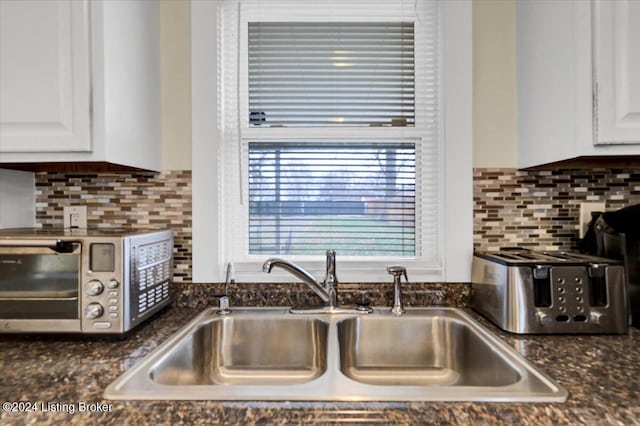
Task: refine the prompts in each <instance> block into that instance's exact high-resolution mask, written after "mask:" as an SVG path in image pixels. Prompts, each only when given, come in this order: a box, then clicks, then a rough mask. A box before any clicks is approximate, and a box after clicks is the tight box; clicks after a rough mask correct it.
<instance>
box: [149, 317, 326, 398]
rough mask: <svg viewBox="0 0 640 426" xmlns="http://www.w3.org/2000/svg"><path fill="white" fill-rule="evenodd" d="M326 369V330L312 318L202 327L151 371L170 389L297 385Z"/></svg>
mask: <svg viewBox="0 0 640 426" xmlns="http://www.w3.org/2000/svg"><path fill="white" fill-rule="evenodd" d="M326 369H327V324H326V323H324V322H322V321H320V320H317V319H312V318H296V317H273V318H255V317H253V318H252V317H249V318H246V317H244V318H243V317H240V318H235V317H233V316H229V317H224V318H222V319H220V320H218V321H215V320H212V321H209V322H207V323H204V324H202V325H200V326H199V327H198V328H197V329H195V330H194V332H193V333H192V334H190V335H189V336H188V337H187V338H185V339H184V340H182V341H181V342H180V343H179V344H178V345H176V347H175V348H174V349H172V350H171V351H169V352H168V353H167V355H166V356H165V357H164V358H163V359H161V360H160V361H159V362H158V363H157V364H156V365H154V367H153V368H152V369H151V372H150V376H151V379H152V380H153V381H155V382H157V383H159V384H163V385H170V386H184V385H244V384H254V385H277V386H282V385H293V384H298V383H305V382H308V381H310V380H313V379H315V378H317V377H319V376H321V375H322V374H323V373H324V372H325V371H326Z"/></svg>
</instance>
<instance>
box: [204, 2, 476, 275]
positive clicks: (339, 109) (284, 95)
mask: <svg viewBox="0 0 640 426" xmlns="http://www.w3.org/2000/svg"><path fill="white" fill-rule="evenodd" d="M198 3H199V2H194V3H193V4H192V21H193V24H192V26H193V28H192V34H193V40H192V44H193V46H194V47H193V55H194V57H193V58H192V60H193V69H194V71H193V72H194V79H193V80H194V81H193V84H194V91H193V96H194V99H193V103H194V129H193V132H194V149H193V151H194V170H193V178H194V263H195V265H194V278H195V279H198V277H199V276H206V273H205V272H202V273H199V272H198V270H199V269H198V265H197V259H199V258H200V259H204V253H203V251H204V250H207V247H208V250H209V251H210V252H211V254H212V255H213V257H214V258H215V259H216V264H217V266H214V267H213V268H209V269H210V271H211V272H213V273H210V275H209V276H213V275H215V271H214V270H215V269H218V270H219V269H221V266H222V265H223V264H224V263H225V262H228V261H231V262H233V263H234V265H235V271H236V275H237V276H236V280H243V279H247V280H260V279H262V280H268V281H272V280H273V278H274V276H273V275H271V276H269V277H266V276H265V275H266V274H265V275H260V274H261V273H260V265H261V263H262V262H263V261H264V260H265V259H266V258H268V257H270V256H284V257H287V258H290V259H291V260H294V261H296V262H297V263H300V264H302V265H303V266H305V267H307V268H310V269H311V270H312V271H313V270H315V271H316V272H318V271H321V270H322V264H323V257H322V255H323V253H324V251H325V250H326V249H328V248H333V249H335V250H336V251H337V253H338V256H339V257H338V259H339V260H338V261H339V268H340V271H341V272H342V273H341V277H340V278H341V280H342V281H371V280H373V281H382V280H385V279H386V272H385V269H384V266H385V265H387V264H390V263H401V264H405V265H406V266H407V267H408V269H409V271H410V273H411V272H413V274H412V277H410V278H412V280H442V279H447V274H446V264H447V263H448V260H447V257H448V255H449V253H450V252H451V251H452V250H453V248H454V247H458V248H459V246H460V245H461V244H462V245H465V244H468V246H467V248H465V249H464V251H465V252H466V253H467V255H469V260H470V251H471V229H470V222H471V221H470V216H471V203H470V200H468V201H465V200H462V197H463V196H465V194H466V196H468V197H469V198H470V180H469V181H468V182H465V183H463V184H461V185H458V188H459V190H458V193H457V194H453V193H452V194H449V192H448V191H447V179H448V176H453V174H452V173H451V171H448V170H447V168H446V165H447V163H446V158H447V157H446V154H447V152H449V151H450V150H452V149H453V151H451V152H455V146H456V142H448V141H447V139H446V138H445V135H446V133H445V132H446V131H447V127H446V121H445V118H447V117H445V111H446V110H447V108H446V105H445V102H444V99H445V96H444V95H445V93H446V87H447V85H446V84H445V79H444V77H443V75H444V74H443V72H442V71H443V69H444V67H445V66H446V61H443V58H444V55H443V47H444V46H445V45H446V42H447V39H446V36H444V35H446V34H447V32H446V28H444V25H443V24H446V18H447V14H446V12H447V10H446V9H447V8H450V7H453V9H456V7H455V6H446V3H445V2H440V1H437V0H430V1H421V2H414V1H402V0H398V1H387V0H379V1H376V0H372V1H360V0H351V1H341V2H337V1H332V0H328V1H324V2H312V1H297V2H291V1H271V2H269V1H255V0H254V1H244V0H243V1H238V0H235V1H234V0H229V1H224V0H222V1H218V2H215V3H214V4H213V5H202V4H198ZM460 3H462V7H461V6H460V5H458V11H454V12H455V13H454V14H453V15H455V14H456V13H459V14H460V17H461V18H463V19H469V17H468V8H469V7H470V6H469V5H465V3H466V2H460ZM194 9H197V10H194ZM207 13H209V15H208V16H209V17H210V18H212V17H215V22H216V24H217V25H216V28H215V29H211V28H205V27H204V16H207ZM465 17H466V18H465ZM207 32H208V36H207ZM462 33H463V34H465V33H466V34H467V35H468V34H470V32H469V31H466V30H465V31H462ZM207 37H209V38H207ZM211 38H213V40H216V41H217V43H216V45H215V47H216V49H215V51H216V55H215V62H214V61H212V58H210V57H201V56H198V52H205V51H206V50H205V49H204V47H206V46H209V48H210V47H211V46H212V43H211V41H210V40H211ZM198 46H202V47H203V49H200V48H199V47H198ZM467 48H468V46H467ZM209 52H211V50H209ZM201 54H202V53H201ZM205 55H206V54H205ZM209 56H211V53H209ZM459 59H460V58H457V60H459ZM212 62H213V63H212ZM463 62H464V61H463ZM198 64H201V65H198ZM214 64H215V65H214ZM213 66H215V72H214V73H209V75H208V76H207V72H206V71H207V70H209V71H213ZM214 75H215V77H216V78H215V79H214V78H213V76H214ZM447 75H448V74H447ZM200 81H202V82H203V85H202V87H204V88H208V89H209V92H208V93H209V94H213V95H214V96H213V98H214V99H207V97H206V93H207V91H206V90H203V91H201V90H197V86H198V84H199V82H200ZM212 89H215V92H213V91H212ZM469 94H470V93H469ZM466 101H467V102H468V103H470V99H469V98H467V99H466ZM466 108H468V107H466ZM207 111H208V112H209V113H211V112H215V117H216V120H215V121H216V122H215V127H214V125H212V124H211V123H208V124H205V123H204V121H198V117H199V116H200V117H203V118H204V117H205V116H206V113H207ZM467 111H468V110H467ZM463 124H464V126H462V129H463V130H464V129H467V130H468V128H469V127H468V123H463ZM465 126H466V127H465ZM207 130H208V131H209V134H208V135H207ZM213 130H215V132H214V131H213ZM452 134H455V131H454V132H453V133H452ZM464 137H465V136H463V139H462V143H467V149H466V150H464V151H466V152H464V151H463V152H458V155H459V158H460V159H461V161H459V164H460V165H465V167H468V170H466V169H465V170H459V174H460V175H461V176H462V177H463V178H464V177H465V176H466V177H467V178H470V173H471V164H470V161H469V159H470V157H469V155H468V152H469V151H470V139H469V138H468V135H466V140H465V139H464ZM207 140H208V142H207ZM457 143H458V144H459V145H460V144H461V142H457ZM460 146H464V145H460ZM206 156H209V157H210V162H209V167H207V166H205V160H204V158H206ZM465 161H467V163H465ZM451 164H453V162H451ZM212 165H214V166H215V169H214V170H212V169H211V166H212ZM206 179H209V182H208V187H207V182H206ZM455 182H458V178H453V179H452V182H451V183H455ZM460 182H462V180H460ZM214 184H215V185H214ZM198 188H202V190H199V189H198ZM207 194H208V195H207ZM458 196H460V199H458ZM449 205H458V206H460V205H466V206H468V209H469V210H468V212H467V213H466V216H467V220H468V222H460V224H461V229H462V230H464V229H465V227H466V228H467V231H468V235H464V236H463V238H462V239H459V240H457V242H456V243H453V244H451V243H448V242H447V241H446V239H445V238H444V237H445V233H446V232H447V230H448V229H450V228H451V227H448V226H447V220H446V216H447V208H448V206H449ZM464 216H465V214H459V217H464ZM453 217H455V215H454V216H453ZM207 219H208V220H207ZM207 221H208V222H209V225H208V226H209V227H215V228H216V229H215V230H205V226H206V225H205V223H206V222H207ZM199 223H200V224H203V225H202V226H198V224H199ZM200 231H204V232H203V234H202V235H200V234H199V232H200ZM205 235H208V236H210V237H212V238H213V239H214V241H213V242H211V241H209V242H206V243H205V242H204V240H203V238H202V237H203V236H205ZM447 236H448V235H447ZM199 241H202V242H201V243H199ZM199 249H200V250H201V251H198V250H199ZM461 255H463V256H464V254H461ZM453 263H456V262H455V261H454V262H453ZM205 269H206V268H204V267H203V268H202V269H201V270H202V271H205ZM372 271H373V272H372ZM320 275H321V273H320ZM218 276H219V275H218ZM345 276H346V277H347V279H346V280H345ZM450 276H453V275H450ZM351 277H353V278H351ZM276 278H277V277H276ZM287 278H288V280H290V277H287ZM204 280H205V281H217V279H215V278H214V279H211V278H209V279H208V280H207V279H204Z"/></svg>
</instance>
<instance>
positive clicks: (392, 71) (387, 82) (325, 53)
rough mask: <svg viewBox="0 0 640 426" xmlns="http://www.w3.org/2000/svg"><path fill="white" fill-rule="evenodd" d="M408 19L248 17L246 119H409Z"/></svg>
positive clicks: (280, 122) (370, 122)
mask: <svg viewBox="0 0 640 426" xmlns="http://www.w3.org/2000/svg"><path fill="white" fill-rule="evenodd" d="M414 51H415V47H414V23H413V22H249V23H248V76H249V79H248V93H249V123H250V125H251V126H287V127H291V126H314V127H317V126H414V125H415V96H414V93H415V65H414Z"/></svg>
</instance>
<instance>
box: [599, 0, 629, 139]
mask: <svg viewBox="0 0 640 426" xmlns="http://www.w3.org/2000/svg"><path fill="white" fill-rule="evenodd" d="M593 13H594V20H593V22H594V31H593V48H594V50H593V53H594V60H593V64H594V72H593V75H594V80H595V82H596V86H595V88H594V91H595V101H596V105H595V108H596V114H595V118H596V122H595V123H594V128H595V135H596V139H595V143H596V144H617V143H622V144H625V143H627V144H633V143H636V144H637V143H640V1H638V0H617V1H610V0H608V1H596V2H594V5H593Z"/></svg>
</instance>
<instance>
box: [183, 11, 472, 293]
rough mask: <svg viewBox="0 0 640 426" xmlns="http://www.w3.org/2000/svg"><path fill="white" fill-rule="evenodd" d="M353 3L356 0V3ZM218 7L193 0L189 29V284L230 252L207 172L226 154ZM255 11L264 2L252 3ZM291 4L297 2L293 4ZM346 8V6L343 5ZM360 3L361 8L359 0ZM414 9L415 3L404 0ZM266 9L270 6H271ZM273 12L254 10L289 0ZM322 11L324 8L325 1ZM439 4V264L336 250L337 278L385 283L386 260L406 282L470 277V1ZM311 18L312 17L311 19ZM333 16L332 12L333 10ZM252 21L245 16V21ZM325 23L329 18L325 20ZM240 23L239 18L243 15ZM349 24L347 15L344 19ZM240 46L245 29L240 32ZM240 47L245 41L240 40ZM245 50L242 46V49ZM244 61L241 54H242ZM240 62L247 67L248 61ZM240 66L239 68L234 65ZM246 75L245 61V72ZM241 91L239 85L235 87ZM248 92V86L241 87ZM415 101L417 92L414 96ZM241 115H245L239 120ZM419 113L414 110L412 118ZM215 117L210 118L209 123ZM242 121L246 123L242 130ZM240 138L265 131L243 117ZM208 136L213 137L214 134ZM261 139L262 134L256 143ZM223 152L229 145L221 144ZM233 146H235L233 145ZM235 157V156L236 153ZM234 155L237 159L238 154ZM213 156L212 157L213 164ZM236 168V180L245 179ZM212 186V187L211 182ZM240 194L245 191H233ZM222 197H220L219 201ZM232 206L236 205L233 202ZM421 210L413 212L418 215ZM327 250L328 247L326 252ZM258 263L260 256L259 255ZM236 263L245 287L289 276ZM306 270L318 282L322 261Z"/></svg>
mask: <svg viewBox="0 0 640 426" xmlns="http://www.w3.org/2000/svg"><path fill="white" fill-rule="evenodd" d="M357 1H358V0H356V2H357ZM217 3H218V2H192V13H191V20H192V25H191V31H192V113H193V130H192V140H193V174H192V176H193V228H192V232H193V281H194V282H217V281H220V280H222V279H223V275H224V269H225V265H224V264H225V262H226V261H228V259H229V257H228V256H225V254H227V253H228V252H229V250H230V247H229V244H228V242H229V234H230V233H228V232H225V229H229V222H228V219H229V217H232V213H230V212H229V209H227V206H221V207H219V204H222V201H221V200H222V192H223V189H222V184H223V182H224V180H223V177H224V176H223V173H222V172H221V170H220V168H219V167H211V163H212V161H220V160H223V161H224V159H223V155H224V152H223V151H225V150H224V149H223V146H222V144H221V143H220V142H221V139H222V137H221V132H220V127H221V126H220V124H221V123H218V115H219V114H218V113H219V111H217V101H216V99H217V96H218V95H219V93H220V90H219V87H218V84H217V82H218V81H219V80H220V77H221V76H218V75H217V70H216V66H217V64H216V55H215V54H212V53H211V52H215V49H216V47H218V46H220V42H221V41H220V40H217V39H216V37H217V34H216V33H217V29H216V26H215V25H211V22H218V20H217V16H216V9H217ZM251 3H252V5H253V6H255V5H260V4H261V3H263V2H259V1H258V2H255V1H253V2H251ZM294 3H295V2H294ZM328 3H331V4H334V5H335V8H340V7H341V6H340V2H335V1H334V2H331V1H329V2H328ZM342 3H344V2H342ZM360 3H366V2H362V1H360ZM410 3H411V4H413V1H412V2H410ZM269 4H270V6H271V5H272V3H271V2H269ZM274 4H275V5H276V6H277V7H273V8H272V7H270V8H269V9H267V10H265V8H264V7H262V8H261V9H260V8H257V9H254V10H255V11H256V13H259V14H260V16H261V19H262V18H264V19H263V20H266V19H268V18H265V17H266V16H268V15H272V16H273V20H282V15H281V10H278V7H280V8H287V7H289V6H290V4H291V3H290V2H288V1H279V2H274ZM323 5H324V6H326V3H324V2H323ZM441 7H442V10H443V12H442V43H443V45H442V46H443V47H442V58H441V59H442V66H441V70H442V71H441V72H442V74H441V94H442V101H441V106H442V111H441V115H442V120H441V129H440V131H441V135H442V139H443V140H444V141H446V143H444V144H443V145H442V146H441V148H442V150H441V155H442V159H441V160H442V161H441V163H440V167H441V169H442V172H441V185H442V187H441V194H443V196H442V197H441V200H440V201H441V204H440V214H441V218H442V220H441V227H440V229H439V233H440V235H441V236H442V237H441V240H442V241H440V242H439V243H440V256H441V259H440V265H438V266H437V267H435V268H434V267H427V268H425V267H424V266H423V265H421V264H420V261H419V260H414V261H412V260H408V259H406V258H384V259H373V260H366V261H363V260H362V259H361V258H360V259H358V260H356V259H351V258H348V257H340V256H339V253H338V276H339V278H340V280H341V281H343V282H366V281H375V282H381V281H387V280H388V277H387V274H386V270H385V266H387V265H389V264H391V263H398V262H400V263H402V264H404V265H405V266H407V269H408V271H409V275H410V277H409V278H410V279H411V280H412V281H449V282H468V281H469V278H470V263H471V255H472V247H473V243H472V177H471V175H472V156H471V147H472V142H471V133H472V132H471V123H472V120H471V118H472V117H471V104H472V102H471V99H472V98H471V96H472V91H471V65H472V64H471V2H470V1H468V0H464V1H459V2H446V1H443V3H442V4H441ZM366 10H368V11H370V12H369V14H374V12H375V8H371V7H370V8H366ZM308 13H310V14H311V15H310V18H309V19H311V16H312V17H313V20H322V16H320V17H318V15H317V14H318V13H320V11H319V10H315V11H314V10H311V11H310V12H308ZM314 13H315V15H313V14H314ZM330 13H331V14H332V15H331V16H332V17H333V18H335V14H336V11H335V10H333V9H332V10H331V11H330ZM245 18H247V20H250V19H251V17H247V16H245ZM303 18H304V17H303V16H301V15H300V14H296V15H295V16H292V17H291V20H302V19H303ZM326 19H328V18H326ZM243 20H244V18H243ZM344 20H345V21H349V19H348V16H347V17H346V18H345V19H344ZM244 33H245V34H244V40H245V41H246V30H245V31H244ZM239 38H240V42H241V43H242V40H243V37H242V36H241V37H239ZM245 52H246V47H245ZM241 57H242V55H241ZM244 61H245V62H246V56H245V59H244ZM240 68H241V69H242V65H241V67H240ZM244 69H245V70H246V64H245V68H244ZM241 87H242V85H241ZM244 87H245V89H246V85H245V86H244ZM247 95H248V94H247V93H246V91H243V90H240V92H239V96H247ZM416 96H418V93H416ZM244 105H245V107H244V111H243V107H239V109H240V111H239V117H240V118H241V119H242V117H245V118H248V109H247V105H248V102H246V103H244ZM243 112H244V113H245V114H244V115H243ZM417 115H418V111H416V116H417ZM212 117H215V118H216V119H215V120H212ZM244 124H246V126H245V125H244ZM239 131H240V133H241V135H239V136H240V137H242V138H249V139H250V138H255V135H256V134H257V133H260V134H262V132H263V131H264V129H256V128H255V127H251V126H249V125H248V119H247V120H245V121H244V123H243V125H241V126H240V129H239ZM323 131H324V129H305V132H303V133H304V134H305V137H306V138H308V139H310V140H314V139H316V138H321V137H322V133H323ZM419 131H420V128H419V127H416V128H414V127H402V128H362V127H357V128H348V127H347V128H341V129H340V131H337V132H336V133H337V134H344V135H345V137H350V138H357V137H363V135H366V134H367V133H371V135H372V137H371V138H372V139H376V140H377V139H380V138H384V139H385V140H386V139H388V140H393V138H394V137H398V136H401V139H397V140H407V138H408V137H409V138H410V137H418V136H417V135H418V133H419ZM294 134H295V135H300V128H270V129H269V136H268V138H267V139H273V140H276V139H279V138H292V135H294ZM212 136H215V138H214V137H212ZM259 139H260V140H265V138H264V137H263V136H261V137H260V138H259ZM227 149H228V147H227ZM238 149H239V148H238ZM238 155H239V154H238ZM236 158H237V157H236ZM212 159H214V160H212ZM235 167H237V168H239V170H238V172H239V176H246V174H243V173H242V171H241V169H240V168H241V164H236V165H235ZM212 182H214V183H215V184H211V183H212ZM238 196H240V197H242V196H244V195H243V194H238ZM225 200H226V199H225ZM236 201H237V200H236ZM418 214H419V213H418V212H417V213H416V215H418ZM327 248H330V247H327ZM260 257H261V258H262V257H264V256H260ZM264 260H266V257H265V259H261V260H260V261H255V262H248V263H245V262H241V263H237V264H235V265H234V272H235V279H236V281H249V282H262V281H264V282H279V281H283V282H287V281H291V280H292V277H291V276H290V275H288V274H286V273H275V271H274V273H273V274H264V273H263V272H262V271H261V268H260V265H261V263H262V261H264ZM297 263H299V264H300V265H301V266H303V267H305V268H307V269H308V270H309V271H310V272H311V273H314V274H317V275H316V276H317V277H318V278H321V277H322V274H323V273H324V259H323V258H322V256H318V260H312V261H306V260H305V261H302V262H297Z"/></svg>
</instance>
